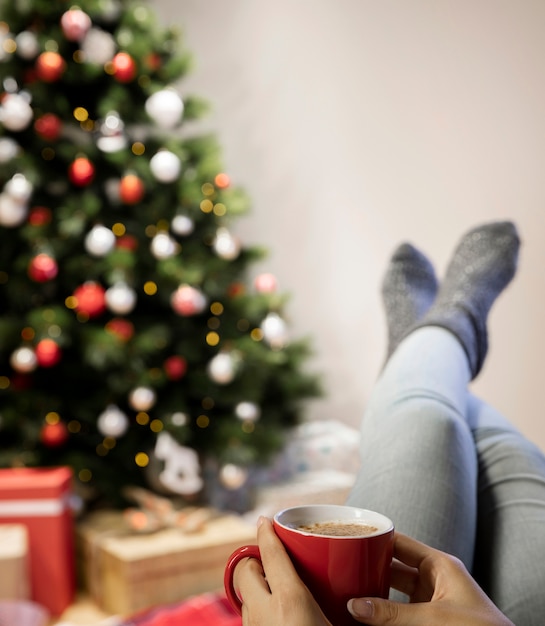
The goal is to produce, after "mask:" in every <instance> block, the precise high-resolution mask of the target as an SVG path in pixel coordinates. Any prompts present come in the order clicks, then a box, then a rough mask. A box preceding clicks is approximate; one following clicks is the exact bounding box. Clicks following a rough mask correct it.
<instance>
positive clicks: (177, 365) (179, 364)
mask: <svg viewBox="0 0 545 626" xmlns="http://www.w3.org/2000/svg"><path fill="white" fill-rule="evenodd" d="M163 368H164V370H165V372H166V375H167V377H168V378H169V379H170V380H180V379H181V378H183V377H184V376H185V373H186V372H187V361H186V360H185V359H184V357H183V356H176V355H175V356H170V357H168V359H166V361H165V362H164V363H163Z"/></svg>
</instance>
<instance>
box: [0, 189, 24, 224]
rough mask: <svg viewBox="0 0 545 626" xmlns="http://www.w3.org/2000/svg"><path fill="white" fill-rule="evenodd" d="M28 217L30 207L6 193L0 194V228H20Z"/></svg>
mask: <svg viewBox="0 0 545 626" xmlns="http://www.w3.org/2000/svg"><path fill="white" fill-rule="evenodd" d="M27 215H28V206H27V205H26V204H25V203H21V202H17V200H14V199H13V198H12V197H11V196H8V195H7V194H6V193H0V226H7V227H8V228H13V227H15V226H20V225H21V224H22V223H23V222H24V221H25V219H26V217H27Z"/></svg>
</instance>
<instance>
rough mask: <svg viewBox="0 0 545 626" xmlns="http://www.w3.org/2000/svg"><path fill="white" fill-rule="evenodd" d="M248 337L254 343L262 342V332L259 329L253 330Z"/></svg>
mask: <svg viewBox="0 0 545 626" xmlns="http://www.w3.org/2000/svg"><path fill="white" fill-rule="evenodd" d="M250 337H251V338H252V339H253V340H254V341H263V331H262V330H261V328H254V329H253V330H252V332H251V333H250Z"/></svg>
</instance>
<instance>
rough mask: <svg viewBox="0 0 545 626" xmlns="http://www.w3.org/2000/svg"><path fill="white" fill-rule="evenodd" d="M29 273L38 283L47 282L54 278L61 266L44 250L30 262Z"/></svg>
mask: <svg viewBox="0 0 545 626" xmlns="http://www.w3.org/2000/svg"><path fill="white" fill-rule="evenodd" d="M27 272H28V275H29V277H30V278H31V279H32V280H33V281H35V282H37V283H46V282H47V281H48V280H53V279H54V278H55V277H56V276H57V274H58V272H59V267H58V265H57V262H56V261H55V259H54V258H53V257H50V256H49V255H48V254H45V253H44V252H42V253H40V254H37V255H36V256H35V257H34V258H33V259H31V261H30V263H29V264H28V270H27Z"/></svg>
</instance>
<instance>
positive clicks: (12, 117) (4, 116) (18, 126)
mask: <svg viewBox="0 0 545 626" xmlns="http://www.w3.org/2000/svg"><path fill="white" fill-rule="evenodd" d="M33 116H34V113H33V111H32V107H31V106H30V103H29V101H28V98H27V97H26V96H25V95H23V94H17V93H8V94H7V95H6V96H4V99H3V100H2V106H1V107H0V122H1V123H2V124H3V125H4V127H5V128H7V129H8V130H12V131H13V132H16V133H17V132H20V131H22V130H25V128H27V126H28V125H29V124H30V122H31V121H32V118H33Z"/></svg>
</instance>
